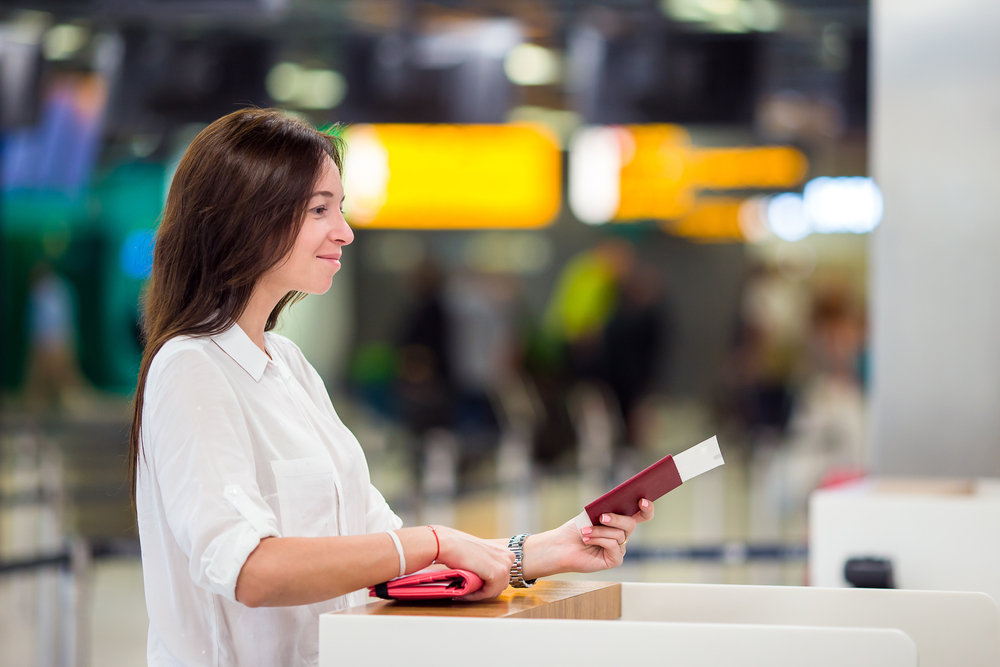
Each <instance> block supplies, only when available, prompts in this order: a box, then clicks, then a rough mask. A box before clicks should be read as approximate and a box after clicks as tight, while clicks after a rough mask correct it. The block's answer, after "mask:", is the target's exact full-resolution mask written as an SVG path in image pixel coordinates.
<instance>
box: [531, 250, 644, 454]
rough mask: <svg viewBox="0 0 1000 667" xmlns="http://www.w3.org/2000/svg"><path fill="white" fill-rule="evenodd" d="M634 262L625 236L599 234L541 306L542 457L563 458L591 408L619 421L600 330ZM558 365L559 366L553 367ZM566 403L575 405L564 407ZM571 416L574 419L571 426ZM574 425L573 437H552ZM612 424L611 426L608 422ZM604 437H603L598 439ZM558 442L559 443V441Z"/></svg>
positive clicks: (606, 418) (537, 353)
mask: <svg viewBox="0 0 1000 667" xmlns="http://www.w3.org/2000/svg"><path fill="white" fill-rule="evenodd" d="M634 265H635V249H634V248H633V247H632V245H631V244H630V243H629V242H627V241H625V240H624V239H620V238H615V237H610V238H606V239H602V240H601V241H600V242H598V243H597V245H595V246H594V247H593V248H590V249H588V250H585V251H583V252H581V253H579V254H578V255H576V256H575V257H573V258H571V259H570V260H569V261H568V262H567V263H566V265H565V266H564V267H563V270H562V272H561V273H560V274H559V277H558V278H557V279H556V284H555V287H554V288H553V291H552V296H551V297H550V298H549V303H548V305H547V307H546V309H545V313H544V319H543V323H542V331H541V332H540V333H541V336H540V338H539V340H538V341H536V346H535V350H534V352H535V361H536V362H537V361H542V362H548V364H547V365H548V369H547V370H548V372H547V373H546V374H545V375H544V376H541V377H538V387H539V394H540V397H541V401H542V403H543V404H544V407H545V413H546V415H547V416H546V421H545V423H543V424H542V426H541V432H540V433H539V437H538V439H537V441H538V450H539V451H538V452H537V454H538V455H539V458H540V460H542V461H545V462H553V461H560V460H561V459H565V458H566V456H567V455H568V454H570V453H571V452H570V451H569V450H571V449H572V448H573V447H574V446H575V445H576V444H577V441H579V440H581V439H584V440H586V439H587V438H586V437H585V436H584V435H583V434H581V433H580V432H579V431H580V429H581V428H584V426H583V425H582V424H581V418H582V417H583V416H584V413H585V412H587V411H588V410H590V409H591V408H586V409H583V408H582V405H581V398H582V397H584V396H588V397H589V398H587V399H584V400H583V402H585V403H587V404H588V405H590V406H591V407H592V408H593V409H599V410H600V411H601V412H602V413H604V414H602V415H601V418H600V421H601V422H602V423H608V424H612V425H618V423H619V422H620V421H621V417H620V415H619V414H614V413H615V412H617V407H616V406H615V405H614V398H613V396H612V395H611V389H610V387H609V386H608V382H607V367H606V359H605V357H606V349H605V342H604V335H605V331H606V328H607V326H608V323H609V322H610V321H611V317H612V315H614V313H615V309H616V308H617V304H618V299H619V291H620V289H621V284H622V281H623V280H624V278H625V276H627V275H628V274H629V273H630V272H631V271H632V269H633V266H634ZM556 365H559V366H561V368H560V369H558V370H557V369H556ZM567 403H569V404H572V405H574V406H575V407H574V408H572V409H570V410H567V407H568V406H567ZM570 419H572V420H573V421H575V422H576V423H575V424H573V425H572V426H570ZM567 427H568V428H569V430H570V432H571V431H573V430H575V431H576V433H575V437H571V438H568V439H565V440H563V439H562V438H552V439H550V437H551V436H550V434H549V433H548V432H551V433H553V434H555V435H557V436H558V435H560V434H563V433H566V432H567ZM612 428H614V426H612ZM602 439H603V438H602ZM560 444H561V445H562V446H557V445H560Z"/></svg>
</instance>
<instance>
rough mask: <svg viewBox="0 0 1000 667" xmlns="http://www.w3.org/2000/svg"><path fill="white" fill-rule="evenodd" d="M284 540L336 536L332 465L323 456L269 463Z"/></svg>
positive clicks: (336, 506)
mask: <svg viewBox="0 0 1000 667" xmlns="http://www.w3.org/2000/svg"><path fill="white" fill-rule="evenodd" d="M271 471H272V472H273V473H274V482H275V486H276V488H277V491H278V511H279V512H280V513H281V534H282V535H283V536H285V537H323V536H328V535H337V534H338V531H337V512H338V510H339V507H338V502H337V487H336V480H335V478H334V472H333V462H332V461H331V460H330V459H329V458H327V457H323V456H319V457H313V458H308V459H289V460H285V461H271Z"/></svg>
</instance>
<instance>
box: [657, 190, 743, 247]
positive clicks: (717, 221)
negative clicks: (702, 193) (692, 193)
mask: <svg viewBox="0 0 1000 667" xmlns="http://www.w3.org/2000/svg"><path fill="white" fill-rule="evenodd" d="M742 205H743V200H742V199H738V198H735V197H699V198H698V200H697V201H696V202H695V204H694V206H692V207H691V210H690V211H688V212H687V213H686V214H685V215H684V216H683V217H681V218H678V219H674V220H663V221H661V222H660V227H661V228H662V229H663V231H665V232H667V233H668V234H672V235H674V236H681V237H684V238H688V239H691V240H692V241H701V242H706V243H733V242H737V241H743V240H745V237H744V234H743V229H742V228H741V227H740V223H739V215H740V208H741V206H742Z"/></svg>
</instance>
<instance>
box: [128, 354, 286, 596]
mask: <svg viewBox="0 0 1000 667" xmlns="http://www.w3.org/2000/svg"><path fill="white" fill-rule="evenodd" d="M156 361H158V362H160V361H162V363H164V364H165V365H164V366H162V367H161V368H159V369H157V371H158V372H157V373H156V382H155V384H154V385H153V386H147V388H146V395H145V406H146V408H147V409H146V410H145V411H144V414H143V432H144V433H155V436H154V437H151V438H148V439H145V440H144V443H143V447H144V455H145V457H146V460H147V466H145V468H146V469H145V470H143V469H142V468H143V466H140V474H152V475H155V478H156V486H157V487H158V489H159V493H160V495H161V497H162V502H163V508H164V511H165V515H166V521H167V525H168V527H169V529H170V532H171V533H172V534H173V537H174V539H175V540H176V542H177V544H178V545H179V546H180V548H181V550H182V551H183V552H184V553H185V554H186V555H187V557H188V558H189V572H190V575H191V579H192V580H193V581H194V582H195V583H196V584H197V585H198V586H200V587H202V588H204V589H206V590H208V591H211V592H212V593H216V594H219V595H223V596H225V597H226V598H228V599H230V600H232V601H234V602H235V601H236V580H237V578H238V577H239V574H240V570H241V569H242V568H243V564H244V563H245V562H246V559H247V557H248V556H249V555H250V553H251V552H252V551H253V550H254V549H256V548H257V545H258V544H260V541H261V539H263V538H265V537H277V536H279V532H278V529H277V521H276V519H275V516H274V512H273V511H272V510H271V508H270V507H269V506H268V505H267V503H265V502H264V500H263V498H262V497H261V492H260V489H259V488H258V485H257V478H256V474H255V465H254V454H253V450H252V448H251V439H250V434H249V432H248V431H247V427H246V417H245V415H244V414H243V410H242V409H241V406H240V402H239V399H238V398H237V396H236V393H235V392H234V391H233V388H232V386H231V385H230V384H229V383H228V382H227V380H226V378H225V377H224V375H223V374H222V372H221V371H220V370H219V368H218V367H217V366H216V365H215V364H214V363H213V362H212V361H211V360H210V359H209V358H208V357H207V355H206V354H205V353H204V352H203V351H199V350H196V349H185V350H182V351H180V352H178V353H177V354H174V355H171V356H170V357H169V358H167V359H162V360H161V359H160V358H159V357H158V358H157V359H156ZM151 370H152V369H151ZM152 375H153V374H152V372H151V376H152ZM146 440H148V444H147V442H146Z"/></svg>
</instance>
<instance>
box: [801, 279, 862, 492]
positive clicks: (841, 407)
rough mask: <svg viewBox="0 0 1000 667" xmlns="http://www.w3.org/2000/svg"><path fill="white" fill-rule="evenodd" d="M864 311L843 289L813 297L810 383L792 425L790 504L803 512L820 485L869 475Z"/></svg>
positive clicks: (820, 291)
mask: <svg viewBox="0 0 1000 667" xmlns="http://www.w3.org/2000/svg"><path fill="white" fill-rule="evenodd" d="M863 348H864V322H863V317H862V314H861V310H860V309H859V308H858V307H857V305H856V304H855V301H854V299H853V298H852V296H851V294H850V292H848V290H847V289H846V288H844V287H841V286H832V287H823V288H820V289H818V290H817V291H816V294H815V296H814V299H813V306H812V313H811V317H810V324H809V341H808V346H807V359H806V363H807V369H806V372H805V381H804V382H803V383H802V386H801V388H800V390H799V392H798V394H797V396H796V400H795V407H794V409H793V411H792V414H791V418H790V421H789V450H788V453H787V456H788V463H787V465H788V466H789V471H788V474H789V479H790V483H789V488H790V491H789V498H788V504H789V505H790V506H792V507H794V508H797V509H801V508H803V507H804V506H805V503H806V502H807V500H808V496H809V493H811V492H812V490H813V489H815V488H816V487H817V486H822V485H825V484H831V483H837V482H840V481H844V480H846V479H851V478H855V477H859V476H862V475H864V472H865V468H866V466H867V454H868V452H867V450H868V447H867V437H866V433H867V417H866V408H865V399H864V393H863V390H862V383H861V376H860V368H861V363H860V362H861V359H862V355H863Z"/></svg>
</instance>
